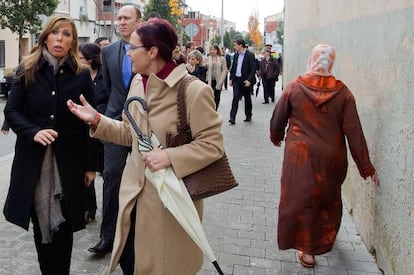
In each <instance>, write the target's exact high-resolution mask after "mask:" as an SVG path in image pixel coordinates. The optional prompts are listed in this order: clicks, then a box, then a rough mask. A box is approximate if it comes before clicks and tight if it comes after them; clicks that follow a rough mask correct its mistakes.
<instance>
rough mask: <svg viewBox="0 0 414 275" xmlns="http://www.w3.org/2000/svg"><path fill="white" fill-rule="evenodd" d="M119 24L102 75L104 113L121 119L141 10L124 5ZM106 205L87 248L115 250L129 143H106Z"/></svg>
mask: <svg viewBox="0 0 414 275" xmlns="http://www.w3.org/2000/svg"><path fill="white" fill-rule="evenodd" d="M116 20H117V25H118V30H119V33H120V34H121V37H122V39H121V40H118V41H116V42H113V43H111V44H109V45H107V46H105V47H104V48H103V49H102V75H103V79H104V83H105V86H106V91H107V92H108V93H109V94H108V98H109V100H108V104H107V106H106V110H105V115H106V116H108V117H110V118H114V119H118V120H121V119H122V118H121V114H122V110H123V107H124V103H125V101H126V98H127V95H128V90H129V89H128V88H129V82H130V81H131V79H132V77H133V75H132V70H131V69H132V67H131V61H130V59H129V56H127V55H126V53H127V50H128V48H129V44H128V42H129V38H130V36H131V34H132V32H133V31H134V30H135V28H136V26H137V25H138V24H139V23H140V22H141V11H140V10H139V8H138V7H136V6H134V5H124V6H122V7H121V8H120V9H119V12H118V14H117V18H116ZM104 150H105V153H104V171H103V179H104V183H103V205H102V224H101V234H100V241H99V242H98V243H97V244H96V245H95V246H94V247H91V248H89V249H88V251H90V252H92V253H95V254H99V255H105V254H107V253H109V252H111V250H112V245H113V241H114V236H115V228H116V219H117V215H118V203H119V201H118V195H119V186H120V183H121V177H122V172H123V170H124V166H125V162H126V158H127V156H128V153H129V151H130V148H129V147H125V146H120V145H116V144H113V143H105V144H104Z"/></svg>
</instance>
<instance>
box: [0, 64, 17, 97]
mask: <svg viewBox="0 0 414 275" xmlns="http://www.w3.org/2000/svg"><path fill="white" fill-rule="evenodd" d="M15 77H16V69H13V70H12V71H11V72H9V73H7V74H5V75H4V77H3V78H2V79H0V94H2V95H3V96H4V98H6V99H7V98H8V97H9V93H10V89H11V86H12V84H13V81H14V78H15Z"/></svg>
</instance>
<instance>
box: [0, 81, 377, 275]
mask: <svg viewBox="0 0 414 275" xmlns="http://www.w3.org/2000/svg"><path fill="white" fill-rule="evenodd" d="M279 82H280V81H279ZM277 95H280V83H278V85H277ZM231 98H232V92H231V88H230V89H229V91H223V93H222V99H221V104H220V107H219V112H220V114H221V115H222V116H223V133H224V139H225V140H224V141H225V148H226V152H227V155H228V157H229V159H230V162H231V165H232V168H233V171H234V173H235V176H236V178H237V180H238V182H239V186H238V187H237V188H235V189H233V190H231V191H228V192H226V193H223V194H220V195H217V196H215V197H212V198H209V199H206V200H205V204H204V205H205V216H204V228H205V231H206V233H207V237H208V239H209V241H210V244H211V246H212V248H213V250H214V251H215V254H216V257H217V258H218V262H219V264H220V266H221V267H222V269H223V271H224V272H225V274H234V275H244V274H246V275H247V274H254V275H273V274H286V275H288V274H329V275H330V274H344V275H345V274H347V275H359V274H361V275H362V274H378V275H380V274H382V273H381V272H380V270H379V269H378V267H377V265H376V262H375V259H374V258H373V257H372V256H371V255H370V254H369V253H368V251H367V249H366V247H365V245H364V243H363V242H362V240H361V237H360V235H359V233H358V231H357V229H356V228H355V225H354V223H353V221H352V217H351V216H350V215H349V214H348V212H347V210H346V209H345V211H344V216H343V219H342V225H341V229H340V231H339V235H338V237H337V239H336V242H335V245H334V248H333V250H332V251H331V252H329V253H327V254H324V255H321V256H317V257H316V260H317V265H316V266H315V268H313V269H307V268H304V267H302V266H301V265H300V263H299V261H298V259H297V252H296V251H295V250H287V251H279V250H278V248H277V242H276V224H277V206H278V200H279V178H280V167H281V162H282V156H283V148H277V147H274V146H272V144H271V143H270V141H269V132H268V129H269V126H268V124H269V119H270V116H271V113H272V111H273V108H274V106H275V103H270V104H266V105H265V104H262V102H263V99H262V91H261V92H260V94H259V97H258V98H257V99H255V98H253V118H252V120H253V121H252V122H249V123H246V122H243V119H244V102H243V101H240V106H239V112H238V116H237V119H236V124H235V125H233V126H230V125H228V124H227V121H228V118H229V112H230V105H231ZM0 138H2V137H0ZM11 160H12V156H11V155H7V156H5V157H3V158H0V205H1V208H2V207H3V204H4V200H5V196H6V194H7V188H8V181H9V173H10V165H11ZM96 187H97V197H98V200H99V201H98V205H99V206H98V207H100V205H101V198H102V179H100V178H99V179H98V181H97V184H96ZM99 210H100V208H99ZM96 218H97V220H96V221H93V222H92V223H90V224H89V225H88V226H87V228H86V230H83V231H81V232H77V233H75V236H74V238H75V241H74V249H73V253H72V266H71V274H74V275H75V274H76V275H77V274H88V275H100V274H107V273H108V268H107V267H108V262H109V255H108V256H106V257H103V258H98V257H94V256H92V255H90V254H89V253H88V252H87V251H86V250H87V248H88V247H90V246H91V245H93V244H94V243H95V242H96V241H97V240H98V236H99V225H100V220H101V215H100V211H98V213H97V217H96ZM0 232H1V234H0V274H1V275H11V274H13V275H37V274H40V271H39V268H38V263H37V259H36V252H35V249H34V243H33V235H32V232H30V231H29V232H26V231H24V230H22V229H21V228H18V227H17V226H14V225H12V224H10V223H7V222H6V221H5V220H4V217H3V215H0ZM113 274H116V275H120V274H122V272H121V271H120V269H119V268H117V270H116V271H115V272H114V273H113ZM213 274H217V273H216V272H215V271H214V267H213V266H212V265H211V264H210V263H209V262H208V260H205V263H204V265H203V268H202V270H201V271H200V272H199V273H198V275H213ZM163 275H164V274H163ZM165 275H179V274H165Z"/></svg>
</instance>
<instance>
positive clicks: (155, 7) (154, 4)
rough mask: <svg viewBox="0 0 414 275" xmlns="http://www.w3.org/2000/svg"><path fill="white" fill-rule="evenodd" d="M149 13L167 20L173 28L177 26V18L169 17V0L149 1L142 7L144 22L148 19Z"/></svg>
mask: <svg viewBox="0 0 414 275" xmlns="http://www.w3.org/2000/svg"><path fill="white" fill-rule="evenodd" d="M150 12H157V13H158V14H159V15H160V16H161V18H164V19H166V20H168V21H169V22H170V23H171V24H172V25H174V26H176V25H177V22H178V18H177V17H176V16H172V15H171V7H170V5H169V0H150V1H149V3H148V4H147V5H145V7H144V20H147V19H148V14H149V13H150Z"/></svg>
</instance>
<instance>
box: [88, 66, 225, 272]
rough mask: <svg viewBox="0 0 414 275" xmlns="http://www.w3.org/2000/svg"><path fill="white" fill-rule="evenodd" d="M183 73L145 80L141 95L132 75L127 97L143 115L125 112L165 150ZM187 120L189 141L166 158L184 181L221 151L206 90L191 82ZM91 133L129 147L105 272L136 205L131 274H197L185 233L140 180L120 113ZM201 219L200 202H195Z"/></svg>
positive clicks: (181, 69) (140, 166) (133, 139)
mask: <svg viewBox="0 0 414 275" xmlns="http://www.w3.org/2000/svg"><path fill="white" fill-rule="evenodd" d="M186 74H187V71H186V69H185V66H184V65H180V66H178V67H177V68H175V69H174V70H173V71H172V72H171V73H170V75H169V76H168V77H167V78H166V79H164V80H162V79H159V78H158V77H156V76H155V75H151V76H150V77H149V79H148V83H147V92H146V94H145V93H144V90H143V85H142V79H141V76H139V75H137V76H135V78H134V80H133V82H132V85H131V88H130V92H129V95H128V97H131V96H140V97H142V98H144V99H145V101H146V102H147V103H148V106H149V111H148V113H147V112H145V111H144V110H143V109H142V108H141V106H140V103H139V102H137V101H134V102H132V103H131V104H130V106H129V110H130V112H131V115H132V117H133V118H134V119H135V121H136V122H137V124H138V126H139V127H140V129H141V131H142V132H143V133H145V134H148V133H149V131H150V129H151V130H152V131H153V132H154V133H155V135H156V136H157V137H158V139H159V141H160V142H161V144H162V145H163V146H165V137H166V134H167V132H173V133H176V131H177V128H176V125H177V122H178V117H177V116H178V115H177V105H176V102H177V90H178V86H179V83H180V80H181V79H182V78H183V77H184V76H185V75H186ZM186 94H187V97H186V104H187V120H188V122H189V123H190V127H191V130H192V134H193V138H194V141H193V142H191V143H190V144H186V145H183V146H179V147H176V148H168V149H166V150H167V153H168V156H169V158H170V160H171V163H172V167H173V169H174V171H175V173H176V175H177V176H178V177H184V176H186V175H188V174H191V173H193V172H194V171H197V170H199V169H201V168H202V167H205V166H207V165H208V164H210V163H212V162H214V161H215V160H217V159H219V158H220V157H221V156H222V155H223V152H224V149H223V137H222V134H221V124H222V120H221V118H220V116H219V115H218V113H217V112H216V111H215V103H214V101H213V93H212V90H211V88H210V87H209V86H208V85H206V84H204V83H203V82H201V81H199V80H196V81H193V82H192V83H191V84H190V85H189V86H188V89H187V93H186ZM92 134H93V137H97V138H100V139H103V140H106V141H111V142H114V143H117V144H121V145H132V152H131V154H130V156H129V157H128V159H127V163H126V166H125V170H124V173H123V176H122V182H121V188H120V192H119V213H118V220H117V227H116V234H115V241H114V248H113V251H112V258H111V266H110V270H111V272H112V271H113V270H114V269H115V267H116V265H117V263H118V261H119V259H120V257H121V254H122V251H123V248H124V246H125V243H126V239H127V236H128V231H129V228H130V213H131V211H132V209H133V207H134V206H135V205H136V206H137V212H136V213H137V215H136V227H135V228H136V230H135V272H134V274H137V275H165V274H180V275H186V274H188V275H192V274H195V273H197V271H199V270H200V269H201V266H202V263H203V254H202V252H201V250H200V249H199V248H198V246H197V245H196V244H195V243H194V242H193V241H192V239H191V238H190V237H189V236H188V235H187V233H186V232H185V231H184V230H183V229H182V228H181V226H180V225H179V224H178V223H177V222H176V220H175V218H174V217H173V216H172V215H171V214H170V212H169V211H168V210H167V209H166V208H164V206H163V204H162V203H161V201H160V199H159V197H158V194H157V191H156V190H155V188H154V187H153V185H152V184H151V183H150V182H149V181H148V180H146V178H145V176H144V169H145V166H144V162H143V161H142V160H141V155H140V154H139V152H138V148H137V136H136V134H135V132H134V130H133V129H132V127H130V125H129V123H128V120H127V118H126V117H125V114H123V121H116V120H112V119H110V118H108V117H105V116H102V118H101V121H100V123H99V126H98V128H97V129H96V131H95V132H94V133H92ZM195 205H196V208H197V210H198V212H199V215H200V218H201V217H202V211H203V201H202V200H200V201H196V202H195Z"/></svg>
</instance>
